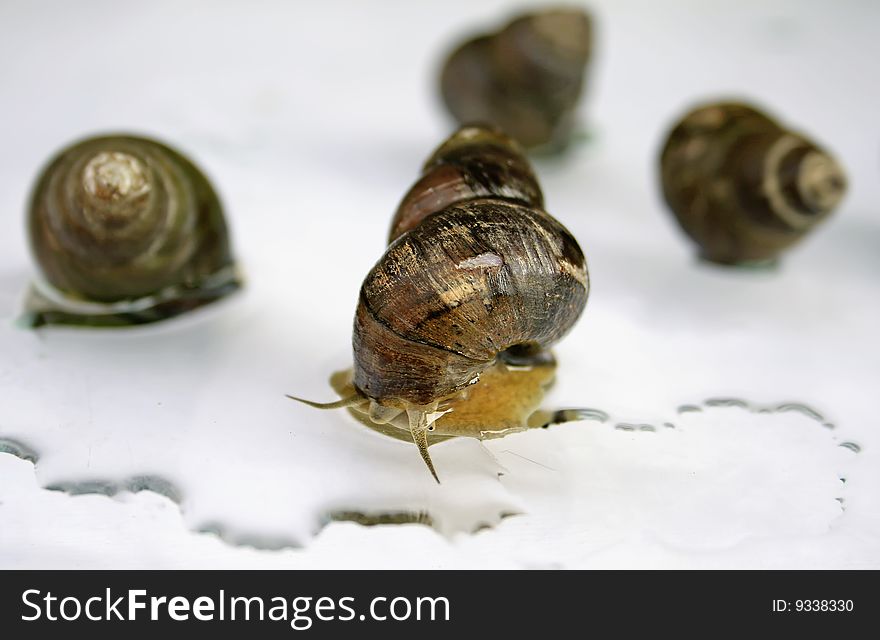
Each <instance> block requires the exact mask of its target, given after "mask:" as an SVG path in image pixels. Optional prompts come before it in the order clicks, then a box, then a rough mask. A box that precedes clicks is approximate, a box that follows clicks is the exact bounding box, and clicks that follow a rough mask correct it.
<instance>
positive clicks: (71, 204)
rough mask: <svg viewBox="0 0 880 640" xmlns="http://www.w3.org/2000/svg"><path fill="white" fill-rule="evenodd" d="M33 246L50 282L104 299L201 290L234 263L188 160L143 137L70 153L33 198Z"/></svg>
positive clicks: (98, 141) (216, 208)
mask: <svg viewBox="0 0 880 640" xmlns="http://www.w3.org/2000/svg"><path fill="white" fill-rule="evenodd" d="M29 231H30V239H31V246H32V248H33V251H34V254H35V256H36V259H37V262H38V263H39V266H40V269H41V271H42V273H43V275H44V277H45V279H46V280H47V281H48V282H49V284H51V285H52V286H53V287H54V288H55V289H57V290H59V291H61V292H63V293H64V294H66V295H68V296H71V297H75V298H82V299H86V300H94V301H101V302H111V301H118V300H124V299H135V298H140V297H144V296H148V295H150V294H153V293H155V292H157V291H159V290H161V289H163V288H165V287H169V286H172V285H184V286H195V285H197V284H198V283H199V281H200V280H201V279H202V278H204V277H207V276H208V275H209V274H211V273H214V272H216V271H217V270H219V269H221V268H223V267H225V266H227V265H229V264H231V262H232V258H231V254H230V249H229V243H228V232H227V229H226V225H225V221H224V219H223V214H222V210H221V206H220V202H219V200H218V198H217V196H216V194H215V192H214V190H213V189H212V187H211V186H210V184H209V183H208V181H207V179H206V178H205V177H204V175H203V174H202V173H201V172H200V171H199V170H198V169H197V168H196V167H195V166H194V165H193V164H192V163H191V162H190V161H189V160H187V159H186V158H185V157H183V156H182V155H181V154H179V153H178V152H176V151H174V150H173V149H171V148H169V147H167V146H165V145H163V144H161V143H158V142H155V141H153V140H149V139H145V138H139V137H134V136H104V137H98V138H90V139H87V140H83V141H81V142H79V143H76V144H74V145H72V146H71V147H68V148H67V149H65V150H63V151H61V152H60V153H59V154H58V155H57V156H56V157H55V158H54V159H53V160H52V161H51V162H50V163H49V164H48V165H47V166H46V168H45V169H44V170H43V172H42V173H41V175H40V177H39V179H38V181H37V184H36V186H35V188H34V191H33V195H32V197H31V205H30V212H29Z"/></svg>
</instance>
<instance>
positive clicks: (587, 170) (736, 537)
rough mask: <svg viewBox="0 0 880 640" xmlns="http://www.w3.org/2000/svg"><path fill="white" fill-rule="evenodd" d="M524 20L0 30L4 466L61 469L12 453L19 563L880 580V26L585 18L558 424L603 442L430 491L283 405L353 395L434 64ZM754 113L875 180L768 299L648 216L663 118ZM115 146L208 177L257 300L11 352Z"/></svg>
mask: <svg viewBox="0 0 880 640" xmlns="http://www.w3.org/2000/svg"><path fill="white" fill-rule="evenodd" d="M519 6H521V5H518V4H508V3H502V2H484V3H473V2H450V1H444V2H418V3H415V2H383V3H378V2H377V3H359V2H322V3H314V4H308V5H306V4H304V3H292V2H210V3H208V2H185V3H184V2H149V3H121V2H80V3H66V2H9V1H6V2H3V3H2V5H0V61H2V62H0V87H2V88H0V116H2V122H3V123H4V124H3V126H2V127H0V316H2V323H3V324H2V328H0V439H3V441H5V442H6V443H7V444H6V448H11V447H10V445H9V443H10V442H12V441H14V442H15V443H18V444H19V445H24V446H25V448H26V449H28V450H31V451H32V452H33V453H34V454H35V455H33V456H31V457H33V458H38V460H37V463H36V467H35V466H34V465H33V464H32V463H31V462H29V461H27V460H24V459H22V457H21V456H23V457H27V455H25V454H26V452H24V451H22V450H21V447H19V451H18V454H19V456H14V455H7V454H0V567H6V568H12V567H94V568H101V567H227V566H228V567H331V566H333V567H340V566H346V567H349V566H353V567H443V568H446V567H835V568H844V567H872V568H877V567H880V538H878V534H880V500H878V488H880V471H878V469H880V465H878V460H877V454H876V451H875V450H876V445H877V433H878V417H877V416H878V411H877V390H878V389H880V346H878V341H877V338H876V332H877V327H878V326H880V299H878V276H880V251H878V247H880V218H878V204H877V203H878V202H880V180H878V178H880V175H878V173H880V125H878V119H877V113H878V106H880V104H878V91H880V90H878V84H877V82H876V78H877V73H876V60H877V59H878V54H880V45H878V42H880V40H878V37H877V36H878V35H880V34H878V29H880V5H877V4H876V3H873V2H868V1H865V2H855V1H853V2H835V3H830V2H804V1H791V2H766V1H764V2H738V3H736V4H735V5H734V4H731V3H721V2H696V1H692V2H685V1H677V2H664V3H658V2H650V1H647V0H644V1H636V0H630V1H623V0H616V1H613V2H612V1H607V2H592V3H591V4H590V7H591V8H592V10H593V12H594V15H595V18H596V23H597V24H596V30H597V43H596V55H595V59H594V61H593V64H592V66H591V69H590V79H589V83H588V96H587V97H586V99H585V101H584V103H583V104H582V108H581V111H582V119H583V121H584V123H585V128H586V129H587V130H588V132H589V134H590V139H589V142H587V143H585V144H581V145H580V146H578V147H577V148H575V149H574V150H573V151H572V152H571V153H570V154H568V155H566V156H565V157H563V158H559V159H537V160H536V169H537V171H538V173H539V177H540V179H541V181H542V185H543V187H544V191H545V194H546V199H547V206H548V210H549V211H550V212H551V213H553V214H554V215H555V216H556V217H557V218H559V219H560V220H561V221H562V222H563V223H564V224H566V226H568V227H569V228H570V229H571V231H572V232H573V233H574V235H575V236H576V237H577V238H578V239H579V241H580V243H581V245H582V247H583V248H584V250H585V253H586V254H587V257H588V262H589V267H590V273H591V277H592V282H593V290H592V292H591V298H590V301H589V304H588V308H587V311H586V313H585V315H584V317H583V319H582V321H581V322H580V323H579V324H578V326H577V327H576V328H575V330H574V331H572V333H571V334H570V335H569V336H568V337H567V338H566V339H565V341H564V342H563V343H561V344H560V345H559V347H558V349H557V354H558V356H559V360H560V369H559V379H558V382H557V385H556V387H555V388H554V390H553V392H552V394H551V396H550V398H549V399H548V404H549V406H568V407H572V406H573V407H593V408H597V409H601V410H602V411H605V412H606V413H608V414H609V416H610V418H609V420H608V421H606V422H605V423H599V422H597V421H585V422H581V423H573V424H569V425H565V426H562V427H558V428H555V429H551V430H548V431H541V432H534V433H527V434H521V435H517V436H512V437H509V438H505V439H503V440H501V441H498V442H493V443H490V444H488V445H486V446H485V447H483V446H481V445H479V444H478V443H476V442H472V441H461V442H453V443H448V444H444V445H440V446H438V447H437V448H436V449H434V450H433V457H434V461H435V464H436V465H437V467H438V470H439V472H440V474H441V477H442V479H443V481H444V482H443V485H441V486H440V487H437V486H435V485H434V484H433V482H432V481H431V480H430V477H429V476H427V473H426V472H425V471H424V469H423V467H422V463H421V461H420V460H419V458H418V456H417V455H416V453H415V450H414V448H412V447H409V446H407V445H405V444H403V443H398V442H396V441H390V440H385V439H383V438H381V437H379V436H377V435H375V434H372V433H368V432H366V431H364V430H363V429H362V428H361V427H359V426H358V425H356V424H354V423H353V422H352V421H351V420H350V419H349V418H348V417H347V416H346V415H345V414H344V413H343V412H337V413H318V412H316V411H314V410H311V409H309V408H307V407H302V406H295V405H293V404H292V403H290V402H289V401H288V400H285V399H284V398H283V394H284V393H296V394H297V395H303V396H307V397H311V398H315V399H317V400H329V399H331V398H332V394H331V392H330V389H329V387H328V385H327V382H326V380H327V377H328V376H329V374H330V373H331V372H332V371H334V370H337V369H341V368H344V367H347V366H349V365H350V359H351V356H350V347H349V340H350V331H351V320H352V316H353V313H354V306H355V301H356V297H357V289H358V286H359V284H360V281H361V279H362V278H363V276H364V275H365V274H366V272H367V270H368V269H369V268H370V266H371V265H372V264H373V263H374V262H375V261H376V259H378V257H379V256H380V255H381V252H382V250H383V245H384V238H385V235H386V230H387V225H388V222H389V220H390V217H391V214H392V212H393V211H394V208H395V207H396V205H397V202H398V200H399V198H400V197H401V196H402V194H403V193H404V192H405V191H406V189H407V188H408V187H409V185H410V184H411V183H412V181H413V180H414V179H415V177H416V175H417V173H418V170H419V167H420V165H421V162H422V161H423V160H424V159H425V158H426V157H427V155H428V154H429V153H430V152H431V150H432V149H433V148H434V147H435V146H436V145H437V144H438V143H439V142H440V141H441V140H442V139H443V138H444V137H445V136H446V135H447V134H448V133H449V132H450V131H451V129H452V123H451V122H450V121H449V119H448V118H447V116H446V115H445V114H444V113H443V110H442V107H441V105H440V103H439V100H438V98H437V96H436V86H435V78H436V72H437V70H438V67H439V64H440V61H441V60H442V56H443V52H444V50H446V49H447V48H448V47H449V46H451V44H452V43H454V42H455V41H456V40H457V39H458V38H460V37H461V36H462V35H463V34H467V33H469V32H472V31H474V30H480V29H482V28H490V27H493V26H495V25H497V24H499V23H500V22H502V21H503V20H504V19H505V17H507V16H508V15H510V14H511V12H513V11H514V10H515V9H516V8H518V7H519ZM730 96H733V97H742V98H745V99H750V100H754V101H755V102H756V103H758V104H760V105H762V106H764V107H765V108H766V109H767V110H768V111H770V112H771V113H772V114H775V115H777V116H778V117H780V118H781V119H783V120H785V121H786V122H788V123H790V124H791V125H792V126H793V127H794V128H796V129H798V130H802V131H804V132H805V133H807V134H809V135H811V136H813V137H815V138H816V140H817V141H819V142H820V143H822V144H823V145H825V146H826V147H827V148H829V149H830V150H832V151H833V152H834V153H835V154H836V155H837V156H838V157H839V159H840V160H841V162H842V164H843V165H844V166H845V168H846V170H847V172H848V175H849V177H850V190H849V193H848V195H847V197H846V199H845V201H844V202H843V204H842V206H841V207H840V210H839V211H838V212H837V214H835V216H833V217H832V218H831V219H830V220H829V221H828V222H827V223H826V224H825V225H824V226H823V227H822V228H820V229H818V230H817V231H816V233H815V234H814V235H813V236H811V237H810V238H809V239H808V240H807V241H805V242H804V243H803V245H802V246H799V247H798V248H797V249H796V250H794V251H792V252H791V253H790V254H788V255H787V256H786V257H785V259H784V260H783V263H782V265H781V268H780V269H778V270H776V271H770V272H757V273H755V272H743V271H737V270H730V269H721V268H715V267H710V266H707V265H703V264H699V263H698V262H697V261H696V260H695V259H694V251H693V247H692V246H691V245H690V244H689V243H688V241H687V240H686V239H685V238H684V237H683V235H682V234H681V233H680V232H679V231H678V230H677V228H676V227H675V225H674V223H673V222H672V220H671V217H670V216H669V214H668V212H667V211H666V210H665V208H664V206H663V204H662V202H661V200H660V198H659V196H658V189H657V184H656V162H657V154H658V150H659V147H660V145H661V144H662V141H663V136H664V134H665V132H666V131H667V130H668V128H669V127H670V126H671V124H672V123H673V121H674V119H675V118H677V117H678V116H680V115H681V114H682V113H683V112H684V111H685V110H686V109H687V108H689V107H690V106H691V105H693V104H694V103H696V102H700V101H704V100H706V99H712V98H715V97H730ZM107 131H132V132H136V133H141V134H146V135H152V136H155V137H158V138H160V139H162V140H165V141H167V142H169V143H171V144H172V145H175V146H177V147H179V148H180V149H182V150H183V151H185V152H187V153H188V154H189V155H190V156H191V157H192V158H193V159H194V160H195V161H196V162H197V163H198V164H200V166H202V167H203V168H204V169H205V170H206V171H207V173H208V174H209V175H210V176H211V178H212V179H213V181H214V183H215V185H216V186H217V188H218V190H219V191H220V193H221V195H222V197H223V199H224V201H225V203H226V206H227V209H228V218H229V222H230V225H231V227H232V229H233V232H234V241H235V247H236V251H237V254H238V256H239V259H240V261H241V264H242V267H243V269H244V272H245V274H246V277H247V279H248V281H247V289H246V291H245V292H243V293H242V294H241V295H238V296H236V297H234V298H232V299H230V300H228V301H226V302H224V303H222V304H220V305H216V306H215V307H214V308H212V309H209V310H205V311H204V312H200V313H196V314H193V315H192V316H191V317H188V318H182V319H180V320H176V321H173V322H169V323H165V324H163V325H161V326H155V327H147V328H140V329H135V330H131V331H124V332H100V331H81V330H80V331H76V330H57V329H50V330H43V331H40V332H38V333H34V332H30V331H27V330H23V329H20V328H18V327H16V326H15V324H14V319H15V318H16V317H17V315H18V313H19V312H20V303H21V298H22V295H23V292H24V291H25V289H26V286H27V283H28V282H29V280H30V278H31V277H32V275H33V272H34V269H33V265H32V263H31V260H30V257H29V254H28V250H27V244H26V239H25V234H24V210H25V202H26V199H27V195H28V190H29V188H30V185H31V183H32V181H33V180H34V178H35V176H36V174H37V171H38V170H39V167H40V166H41V165H42V164H43V163H44V162H45V161H46V160H47V159H48V158H49V157H50V156H51V154H53V153H54V152H55V151H57V150H58V149H59V148H61V147H62V146H64V145H66V144H68V143H69V142H71V141H73V140H75V139H77V138H80V137H82V136H84V135H90V134H94V133H101V132H107ZM713 398H715V399H717V398H728V399H730V398H733V399H737V400H741V401H742V402H736V403H733V406H712V405H718V404H719V403H717V402H710V403H709V405H707V404H706V400H708V399H713ZM788 403H802V404H804V405H807V406H809V407H811V408H812V409H813V410H815V411H816V412H818V413H819V414H821V415H820V417H818V418H817V417H816V416H814V415H809V411H807V410H805V409H798V408H797V407H795V408H794V409H792V408H791V407H790V406H789V405H788ZM720 404H725V403H720ZM727 404H730V403H727ZM682 405H693V406H695V407H699V408H700V409H701V410H700V411H686V412H684V413H682V412H679V410H678V409H679V407H681V406H682ZM741 405H745V408H744V407H743V406H741ZM780 407H782V409H781V410H779V408H780ZM760 409H767V410H768V411H766V412H760V411H759V410H760ZM666 423H668V424H670V425H672V426H671V427H667V426H664V424H666ZM626 424H646V425H650V426H651V427H653V429H654V430H653V431H652V430H643V431H642V430H635V431H630V430H627V429H626V428H620V427H621V426H622V425H626ZM828 424H831V425H834V428H833V429H832V428H829V427H828V426H824V425H828ZM848 442H849V443H856V444H857V445H858V446H859V448H860V449H861V452H860V453H855V452H853V451H852V449H853V448H856V447H854V446H852V445H849V447H841V446H839V445H841V444H842V443H848ZM16 446H18V445H16ZM499 472H501V473H502V474H503V475H501V476H499V475H498V473H499ZM144 476H147V477H148V481H143V480H142V478H143V477H144ZM139 478H141V479H139ZM841 478H844V479H845V482H843V481H842V480H841ZM90 483H91V484H90ZM94 483H100V486H103V487H104V489H103V491H104V493H114V495H113V497H108V496H106V495H98V494H95V493H88V492H90V491H91V492H94V491H95V489H96V486H97V485H95V484H94ZM145 485H148V486H150V487H152V488H153V489H157V491H133V490H135V489H139V488H142V487H143V486H145ZM43 487H53V488H56V489H58V488H60V489H63V491H49V490H46V489H45V488H43ZM163 487H164V489H163ZM83 492H86V493H85V494H82V493H83ZM71 494H81V495H71ZM334 509H361V510H371V511H382V510H388V509H392V510H397V509H407V510H421V509H424V510H426V511H428V512H429V513H430V514H431V515H432V516H433V517H434V520H435V522H436V527H435V528H429V527H426V526H422V525H407V526H398V527H394V526H388V527H374V528H364V527H360V526H358V525H354V524H351V523H336V524H331V525H329V526H323V525H324V524H326V513H327V512H328V511H331V510H334ZM514 512H515V513H517V514H518V515H516V516H515V517H509V518H505V519H503V520H500V518H501V514H502V513H514ZM499 520H500V524H499ZM482 524H488V525H495V526H492V527H490V528H488V529H487V528H482V530H480V531H479V532H478V533H472V531H473V530H475V529H478V528H480V526H481V525H482Z"/></svg>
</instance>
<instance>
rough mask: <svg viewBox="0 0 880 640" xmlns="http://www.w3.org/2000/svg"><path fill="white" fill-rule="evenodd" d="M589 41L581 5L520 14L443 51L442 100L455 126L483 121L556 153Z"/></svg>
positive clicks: (571, 120) (568, 130)
mask: <svg viewBox="0 0 880 640" xmlns="http://www.w3.org/2000/svg"><path fill="white" fill-rule="evenodd" d="M592 41H593V37H592V21H591V19H590V16H589V15H587V14H586V13H584V11H583V10H582V9H578V8H573V7H572V8H557V9H548V10H544V11H538V12H535V13H530V14H525V15H522V16H519V17H517V18H515V19H514V20H512V21H511V22H510V23H509V24H507V26H505V27H504V28H503V29H501V30H500V31H498V32H497V33H492V34H488V35H481V36H479V37H476V38H473V39H471V40H468V41H466V42H464V43H463V44H461V45H460V46H458V47H457V48H456V49H455V50H454V51H453V52H452V54H450V55H449V57H448V59H447V60H446V62H445V64H444V66H443V70H442V72H441V76H440V90H441V94H442V97H443V101H444V103H445V104H446V107H447V109H448V110H449V112H450V113H451V114H452V115H453V117H455V118H456V119H457V120H458V122H459V123H460V124H464V123H470V122H486V123H489V124H492V125H495V126H497V127H500V128H501V129H502V130H503V131H504V132H505V133H507V134H508V135H510V136H512V137H513V138H515V139H516V140H517V141H518V142H519V143H520V144H522V145H524V146H525V147H528V148H530V149H534V148H538V147H540V148H543V150H546V151H556V150H559V149H561V148H563V147H565V146H566V145H567V144H568V142H569V141H570V139H571V136H572V133H573V129H574V127H575V125H576V119H575V115H576V114H575V109H576V107H577V103H578V100H579V99H580V97H581V93H582V92H583V85H584V74H585V70H586V66H587V63H588V61H589V59H590V53H591V49H592Z"/></svg>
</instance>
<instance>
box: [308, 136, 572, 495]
mask: <svg viewBox="0 0 880 640" xmlns="http://www.w3.org/2000/svg"><path fill="white" fill-rule="evenodd" d="M390 243H391V244H390V245H389V247H388V249H387V250H386V252H385V254H384V255H383V256H382V257H381V258H380V259H379V261H378V263H376V265H375V266H374V267H373V269H372V270H371V271H370V273H369V274H368V275H367V277H366V278H365V280H364V282H363V285H362V286H361V291H360V299H359V301H358V305H357V312H356V315H355V321H354V334H353V339H352V344H353V350H354V369H353V371H346V372H340V373H338V374H336V375H334V377H333V378H332V379H331V384H332V385H333V386H334V388H335V389H336V390H337V392H338V393H339V394H340V395H342V396H343V399H342V400H340V401H338V402H333V403H329V404H325V405H320V404H317V403H312V402H307V401H304V402H307V404H310V405H312V406H317V407H322V408H338V407H349V408H350V409H351V410H352V412H353V413H355V414H356V415H357V416H358V417H359V418H360V419H361V421H362V422H364V423H366V424H368V425H370V426H373V427H374V428H377V429H378V430H380V431H383V432H384V433H388V434H389V435H396V436H397V437H403V438H407V439H411V440H412V441H414V442H415V443H416V445H417V446H418V448H419V451H420V452H421V454H422V457H423V459H424V461H425V463H426V464H427V465H428V468H429V469H430V471H431V473H432V474H433V475H434V477H435V479H436V478H437V475H436V473H435V471H434V467H433V464H432V462H431V458H430V456H429V454H428V445H429V444H432V443H433V442H436V441H438V440H441V439H445V438H446V437H451V436H460V435H467V436H473V437H477V438H488V437H499V436H501V435H505V434H506V433H509V432H511V431H517V430H522V429H525V428H528V426H529V423H528V418H529V416H530V415H531V414H532V413H533V412H534V411H535V409H536V408H537V405H538V404H539V403H540V400H541V397H542V395H543V390H544V388H545V387H546V386H547V385H549V384H550V382H551V381H552V378H553V372H554V366H555V362H554V360H553V357H552V355H550V354H549V353H548V351H547V349H548V348H549V347H550V346H551V345H553V344H554V343H555V342H557V341H558V340H559V339H560V338H561V337H562V336H564V335H565V334H566V333H567V332H568V331H569V329H571V327H572V326H573V325H574V323H575V321H576V320H577V319H578V317H579V316H580V315H581V312H582V311H583V309H584V306H585V304H586V301H587V295H588V291H589V279H588V275H587V268H586V263H585V259H584V254H583V252H582V251H581V249H580V247H579V246H578V243H577V241H576V240H575V239H574V237H572V235H571V234H570V233H569V232H568V231H567V230H566V229H565V227H563V226H562V225H561V224H560V223H559V222H557V221H556V220H555V219H554V218H553V217H551V216H550V215H549V214H548V213H546V212H545V211H544V210H543V195H542V193H541V189H540V187H539V185H538V182H537V180H536V179H535V176H534V173H533V172H532V169H531V167H530V166H529V164H528V162H527V161H526V160H525V158H524V157H523V155H522V152H521V150H520V148H519V146H518V145H517V144H516V143H515V142H514V141H513V140H511V139H510V138H508V137H507V136H505V135H504V134H502V133H500V132H499V131H496V130H492V129H486V128H483V127H474V126H467V127H463V128H462V129H460V130H458V131H457V132H456V133H455V134H453V135H452V137H450V138H449V139H448V140H446V141H445V142H444V143H443V144H442V145H441V146H440V147H439V148H438V149H437V151H435V152H434V154H433V155H432V156H431V158H430V159H429V160H428V161H427V163H426V164H425V166H424V170H423V174H422V177H421V179H419V180H418V181H417V182H416V184H415V185H414V186H413V187H412V189H410V191H409V192H408V193H407V194H406V196H404V198H403V200H402V202H401V204H400V207H399V208H398V210H397V213H396V215H395V216H394V220H393V222H392V225H391V234H390ZM291 397H292V396H291ZM294 399H296V400H299V398H294Z"/></svg>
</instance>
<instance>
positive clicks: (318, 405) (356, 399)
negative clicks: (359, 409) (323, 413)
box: [284, 392, 366, 409]
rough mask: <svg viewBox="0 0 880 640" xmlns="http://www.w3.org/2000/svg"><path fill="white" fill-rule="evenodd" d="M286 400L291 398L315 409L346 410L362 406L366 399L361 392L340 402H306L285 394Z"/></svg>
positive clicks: (303, 399)
mask: <svg viewBox="0 0 880 640" xmlns="http://www.w3.org/2000/svg"><path fill="white" fill-rule="evenodd" d="M284 397H285V398H290V399H291V400H296V401H297V402H302V403H303V404H307V405H309V406H310V407H314V408H315V409H345V408H348V407H352V406H354V405H356V404H360V403H361V402H363V401H364V400H366V398H365V397H364V395H363V394H362V393H360V392H356V393H354V394H352V395H350V396H348V397H345V398H342V399H340V400H336V401H334V402H315V401H313V400H306V399H305V398H297V397H296V396H292V395H290V394H284Z"/></svg>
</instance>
